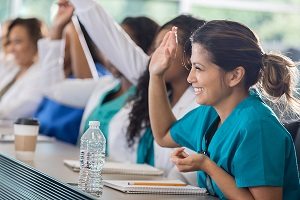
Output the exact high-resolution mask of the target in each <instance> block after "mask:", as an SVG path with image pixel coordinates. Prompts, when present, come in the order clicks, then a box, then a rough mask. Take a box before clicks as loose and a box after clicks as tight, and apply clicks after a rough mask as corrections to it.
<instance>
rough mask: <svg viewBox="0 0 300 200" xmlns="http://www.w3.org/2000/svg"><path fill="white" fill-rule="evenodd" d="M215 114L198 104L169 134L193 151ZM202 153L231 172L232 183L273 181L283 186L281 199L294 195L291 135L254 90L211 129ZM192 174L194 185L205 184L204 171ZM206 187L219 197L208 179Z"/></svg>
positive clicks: (298, 195) (298, 192)
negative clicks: (207, 145)
mask: <svg viewBox="0 0 300 200" xmlns="http://www.w3.org/2000/svg"><path fill="white" fill-rule="evenodd" d="M218 118H219V116H218V114H217V112H216V110H215V109H214V108H213V107H211V106H199V107H198V108H196V109H194V110H192V111H191V112H189V113H188V114H186V115H185V116H184V117H183V118H182V119H180V120H179V121H177V122H175V123H174V124H173V125H172V127H171V129H170V133H171V137H172V138H173V140H174V141H175V142H176V143H177V144H179V145H181V146H186V147H188V148H190V149H193V150H194V151H197V152H200V151H203V150H206V147H205V145H206V144H205V139H204V136H205V134H208V133H207V132H208V131H209V130H212V129H213V128H212V127H210V126H211V125H212V124H214V122H215V121H216V120H218ZM208 153H209V155H210V159H211V160H213V161H214V162H215V163H216V164H217V165H218V166H219V167H221V168H223V169H224V170H225V171H227V172H228V173H229V174H230V175H231V176H233V178H234V179H235V182H236V185H237V187H256V186H278V187H282V188H283V199H287V200H290V199H300V185H299V173H298V167H297V162H296V153H295V147H294V144H293V141H292V138H291V136H290V134H289V133H288V131H287V130H286V129H285V128H284V127H283V126H282V125H281V123H280V122H279V121H278V119H277V117H276V116H275V114H274V113H273V111H272V110H271V109H270V108H269V107H268V106H267V105H266V104H265V103H264V102H263V101H262V100H261V98H260V97H259V96H258V94H257V93H256V92H255V91H254V90H251V91H250V93H249V96H248V97H247V98H246V99H244V100H243V101H242V102H240V103H239V104H238V105H237V106H236V108H235V109H234V110H233V111H232V113H231V114H230V115H229V116H228V117H227V119H226V120H225V121H224V122H223V124H222V125H221V126H220V127H219V128H218V129H217V130H216V132H215V134H214V136H213V138H212V140H211V142H210V144H209V147H208ZM197 174H198V177H197V178H198V185H199V186H200V187H207V186H206V175H205V173H203V172H202V171H198V173H197ZM212 187H213V189H214V191H215V193H216V194H217V196H218V197H219V198H221V199H225V197H224V195H223V193H222V192H221V191H220V189H219V188H218V186H217V185H216V184H215V182H214V181H213V180H212Z"/></svg>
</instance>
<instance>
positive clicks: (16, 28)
mask: <svg viewBox="0 0 300 200" xmlns="http://www.w3.org/2000/svg"><path fill="white" fill-rule="evenodd" d="M41 26H42V24H41V22H40V21H39V20H38V19H36V18H29V19H21V18H17V19H15V20H13V21H12V23H11V24H10V26H9V27H8V33H7V36H8V42H9V45H10V47H11V51H12V54H13V55H14V57H15V60H16V63H17V64H18V65H19V66H20V69H21V70H20V73H19V75H18V78H19V77H20V76H21V74H23V73H24V72H25V71H26V70H27V69H28V68H29V67H30V66H31V65H32V64H33V63H34V62H35V61H36V59H37V58H36V56H37V42H38V40H39V39H41V38H42V32H41Z"/></svg>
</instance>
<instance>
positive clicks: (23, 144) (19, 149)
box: [14, 118, 39, 161]
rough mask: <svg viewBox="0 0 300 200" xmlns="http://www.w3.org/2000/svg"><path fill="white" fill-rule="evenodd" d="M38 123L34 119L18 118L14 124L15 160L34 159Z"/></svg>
mask: <svg viewBox="0 0 300 200" xmlns="http://www.w3.org/2000/svg"><path fill="white" fill-rule="evenodd" d="M38 133H39V122H38V120H36V119H30V118H19V119H18V120H17V121H16V122H15V123H14V135H15V151H16V157H17V159H20V160H24V161H26V160H27V161H30V160H33V159H34V154H35V148H36V140H37V136H38Z"/></svg>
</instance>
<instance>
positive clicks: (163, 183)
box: [128, 181, 187, 186]
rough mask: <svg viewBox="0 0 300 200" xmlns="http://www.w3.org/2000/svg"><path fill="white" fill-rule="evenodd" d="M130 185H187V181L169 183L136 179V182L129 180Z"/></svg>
mask: <svg viewBox="0 0 300 200" xmlns="http://www.w3.org/2000/svg"><path fill="white" fill-rule="evenodd" d="M128 185H141V186H142V185H144V186H186V185H187V184H185V183H172V182H170V183H168V182H142V181H136V182H128Z"/></svg>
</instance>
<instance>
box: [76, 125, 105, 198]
mask: <svg viewBox="0 0 300 200" xmlns="http://www.w3.org/2000/svg"><path fill="white" fill-rule="evenodd" d="M99 127H100V122H99V121H90V122H89V128H88V129H87V130H86V132H85V133H84V134H83V135H82V136H81V139H80V140H81V141H80V174H79V181H78V187H79V189H81V190H83V191H85V192H88V193H90V194H92V195H95V196H100V195H101V194H102V190H103V183H102V175H101V171H102V168H103V165H104V162H105V145H106V139H105V137H104V135H103V133H102V132H101V130H100V129H99Z"/></svg>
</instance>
